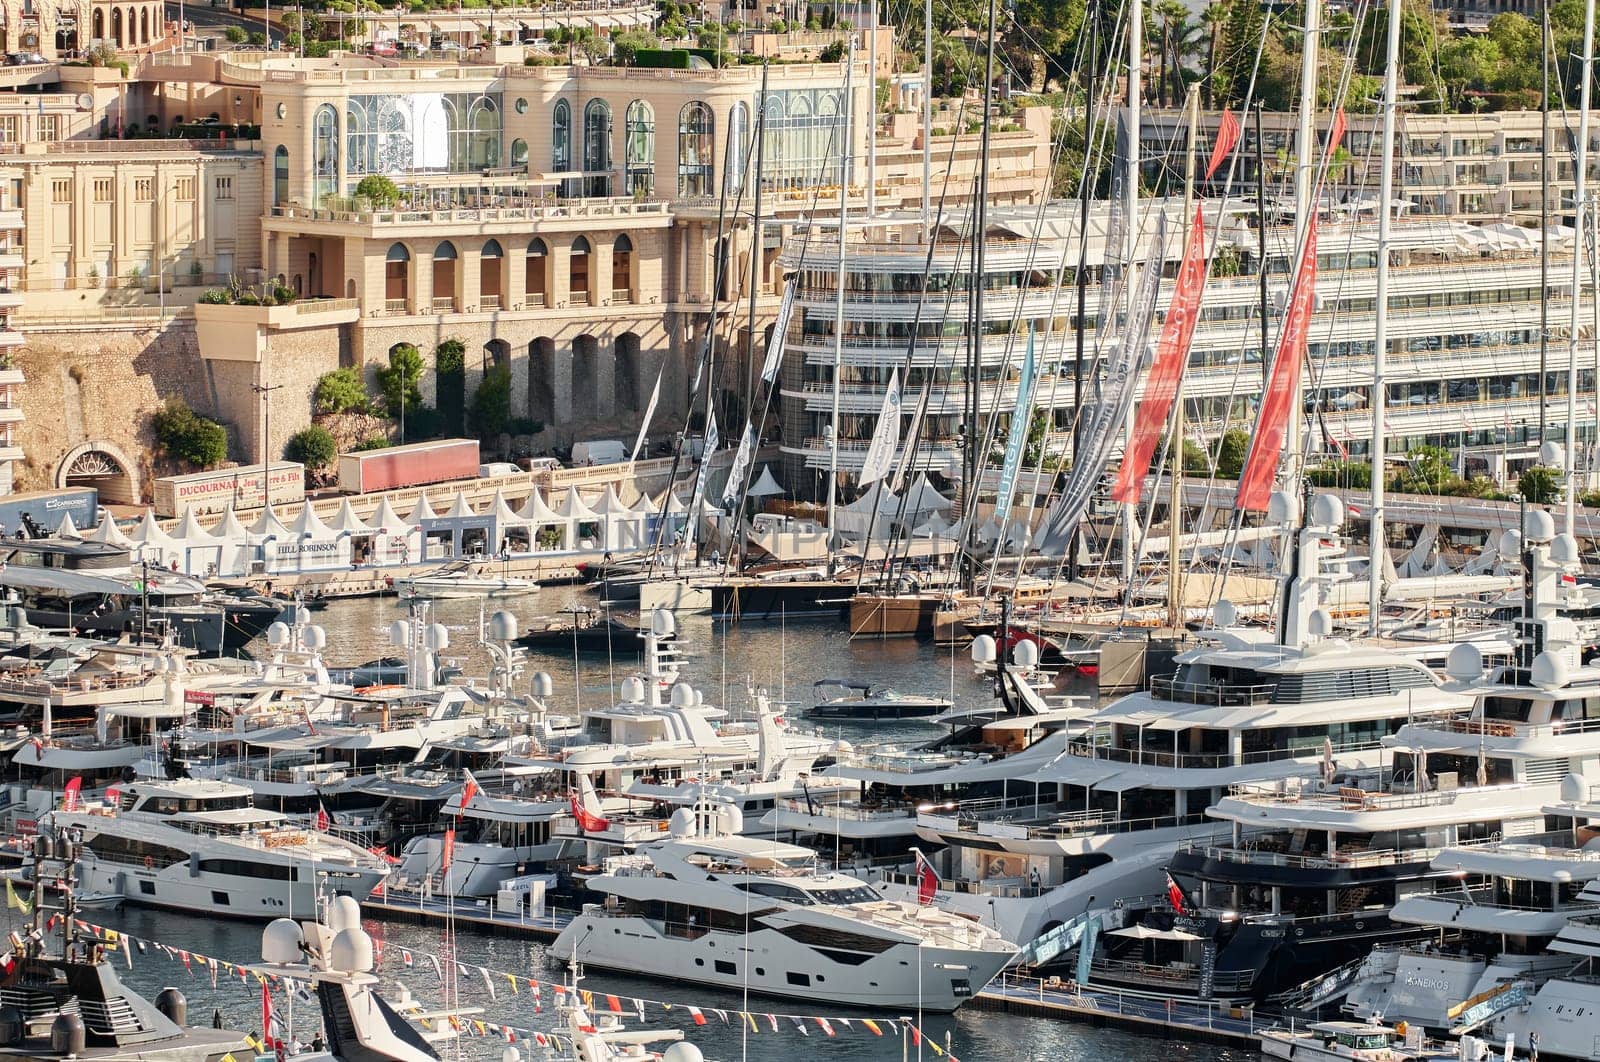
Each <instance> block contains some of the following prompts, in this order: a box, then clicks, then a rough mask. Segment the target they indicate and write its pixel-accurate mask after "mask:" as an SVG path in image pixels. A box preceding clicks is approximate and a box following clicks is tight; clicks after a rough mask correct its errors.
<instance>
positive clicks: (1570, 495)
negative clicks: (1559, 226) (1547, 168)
mask: <svg viewBox="0 0 1600 1062" xmlns="http://www.w3.org/2000/svg"><path fill="white" fill-rule="evenodd" d="M1594 4H1595V0H1588V3H1586V4H1584V5H1583V74H1582V76H1581V77H1580V78H1579V79H1578V157H1577V159H1575V160H1574V161H1575V162H1576V166H1575V168H1574V170H1573V175H1572V319H1571V324H1570V326H1569V327H1568V329H1567V332H1568V339H1567V439H1566V442H1567V446H1566V450H1567V453H1566V465H1567V467H1566V473H1567V490H1566V495H1567V512H1566V516H1567V522H1566V529H1567V534H1569V535H1573V536H1576V535H1577V533H1578V525H1577V519H1578V514H1577V505H1578V500H1577V495H1578V480H1577V475H1576V473H1577V467H1578V463H1577V462H1578V327H1579V324H1578V322H1579V319H1580V314H1579V309H1580V304H1581V302H1582V301H1583V300H1582V298H1581V296H1582V295H1583V273H1584V269H1583V250H1584V244H1583V232H1584V229H1583V216H1584V209H1585V208H1584V196H1585V192H1586V189H1585V178H1586V177H1587V176H1588V173H1587V167H1588V165H1589V89H1590V85H1591V83H1592V78H1593V69H1594ZM1597 338H1600V337H1597Z"/></svg>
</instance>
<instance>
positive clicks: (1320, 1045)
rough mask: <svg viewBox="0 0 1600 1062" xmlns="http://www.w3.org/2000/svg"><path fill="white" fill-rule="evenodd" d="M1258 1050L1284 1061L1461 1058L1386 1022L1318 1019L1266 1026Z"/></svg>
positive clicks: (1409, 1061) (1400, 1061)
mask: <svg viewBox="0 0 1600 1062" xmlns="http://www.w3.org/2000/svg"><path fill="white" fill-rule="evenodd" d="M1261 1053H1262V1054H1263V1055H1265V1056H1266V1057H1268V1058H1281V1059H1284V1060H1285V1062H1422V1060H1425V1059H1436V1060H1439V1062H1444V1060H1445V1059H1457V1058H1459V1057H1461V1056H1460V1055H1459V1054H1458V1053H1457V1052H1456V1051H1453V1050H1446V1049H1445V1048H1442V1047H1440V1048H1435V1049H1428V1048H1425V1047H1423V1046H1422V1045H1420V1044H1416V1045H1412V1044H1408V1043H1407V1042H1406V1041H1405V1037H1404V1036H1403V1035H1402V1034H1401V1033H1400V1032H1398V1031H1397V1030H1395V1029H1392V1028H1390V1027H1389V1026H1387V1025H1379V1024H1376V1023H1373V1022H1359V1021H1319V1022H1312V1023H1311V1024H1309V1025H1303V1026H1300V1027H1299V1028H1287V1029H1267V1030H1266V1031H1264V1032H1262V1033H1261Z"/></svg>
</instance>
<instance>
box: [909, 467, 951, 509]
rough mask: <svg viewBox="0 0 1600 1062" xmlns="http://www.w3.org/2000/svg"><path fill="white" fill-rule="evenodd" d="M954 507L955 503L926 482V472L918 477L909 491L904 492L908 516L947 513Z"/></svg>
mask: <svg viewBox="0 0 1600 1062" xmlns="http://www.w3.org/2000/svg"><path fill="white" fill-rule="evenodd" d="M954 506H955V502H953V501H951V500H950V499H949V498H946V497H945V496H944V495H943V494H940V493H939V491H938V490H937V489H936V488H935V487H934V485H933V484H932V483H929V482H928V475H927V473H926V472H924V473H923V474H922V475H920V476H918V477H917V481H916V482H915V483H913V484H911V489H910V490H908V491H906V512H907V513H908V514H910V513H920V512H941V513H947V512H949V511H950V510H951V509H952V508H953V507H954Z"/></svg>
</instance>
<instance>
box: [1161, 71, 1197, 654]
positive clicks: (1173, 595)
mask: <svg viewBox="0 0 1600 1062" xmlns="http://www.w3.org/2000/svg"><path fill="white" fill-rule="evenodd" d="M1187 102H1188V105H1189V147H1188V151H1187V153H1186V154H1185V155H1184V160H1183V240H1182V242H1181V243H1180V244H1179V246H1180V247H1183V248H1185V251H1186V252H1187V248H1188V246H1189V238H1190V233H1189V227H1190V226H1191V225H1193V224H1194V164H1195V159H1194V153H1195V144H1196V141H1197V140H1198V139H1199V135H1200V128H1199V127H1200V86H1199V85H1190V86H1189V99H1188V101H1187ZM1179 283H1180V284H1181V283H1182V281H1179ZM1169 312H1170V311H1169ZM1183 369H1184V370H1186V369H1188V366H1187V365H1185V366H1183ZM1183 376H1184V372H1183V370H1179V372H1178V386H1177V390H1176V391H1174V392H1173V395H1172V455H1173V456H1172V469H1171V473H1170V479H1171V482H1172V494H1171V496H1170V497H1168V499H1167V522H1168V523H1169V524H1170V525H1171V528H1172V537H1171V539H1170V540H1169V541H1168V543H1167V626H1169V627H1171V628H1172V629H1173V630H1177V629H1178V627H1179V626H1180V625H1181V624H1182V623H1183V551H1182V550H1181V549H1179V547H1178V543H1179V541H1180V540H1181V539H1182V537H1183V432H1184V428H1183Z"/></svg>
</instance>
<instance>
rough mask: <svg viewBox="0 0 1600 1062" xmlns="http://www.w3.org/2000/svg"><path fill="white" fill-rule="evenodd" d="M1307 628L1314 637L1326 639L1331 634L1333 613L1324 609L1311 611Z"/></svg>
mask: <svg viewBox="0 0 1600 1062" xmlns="http://www.w3.org/2000/svg"><path fill="white" fill-rule="evenodd" d="M1307 626H1308V628H1309V629H1310V631H1311V633H1312V634H1313V635H1314V636H1316V637H1318V638H1326V637H1327V636H1328V635H1330V634H1332V633H1333V613H1331V612H1329V611H1328V610H1327V609H1325V608H1319V609H1313V610H1312V612H1311V620H1310V622H1309V623H1308V624H1307Z"/></svg>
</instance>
